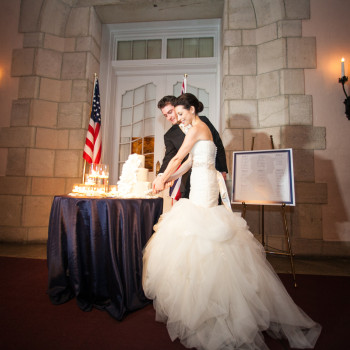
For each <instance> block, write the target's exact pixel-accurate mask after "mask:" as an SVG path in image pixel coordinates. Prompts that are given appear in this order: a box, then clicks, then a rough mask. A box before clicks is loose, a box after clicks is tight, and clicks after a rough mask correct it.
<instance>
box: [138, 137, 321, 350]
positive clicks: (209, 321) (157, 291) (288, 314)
mask: <svg viewBox="0 0 350 350" xmlns="http://www.w3.org/2000/svg"><path fill="white" fill-rule="evenodd" d="M191 154H192V158H193V164H192V174H191V192H190V198H189V199H180V200H179V201H178V202H177V203H176V204H175V205H174V206H173V208H172V209H171V210H170V212H168V213H167V214H165V215H164V216H163V219H162V220H161V222H160V223H159V225H158V229H157V231H156V233H155V234H154V235H153V236H152V238H151V239H150V240H149V242H148V243H147V246H146V247H145V250H144V257H143V261H144V269H143V287H144V291H145V294H146V296H147V297H148V298H150V299H153V306H154V308H155V310H156V320H158V321H162V322H165V323H166V324H167V329H168V332H169V335H170V337H171V339H172V340H175V339H176V338H179V339H180V341H181V343H182V344H183V345H184V346H186V347H188V348H192V347H193V348H197V349H205V350H222V349H250V350H251V349H268V348H267V346H266V345H265V343H264V339H263V335H262V334H261V332H262V331H265V330H266V331H268V333H269V334H271V335H272V336H275V337H279V338H280V337H284V338H287V339H288V341H289V344H290V346H291V347H295V348H312V347H313V346H314V345H315V343H316V340H317V338H318V336H319V334H320V331H321V326H320V325H319V324H317V323H315V322H314V321H313V320H311V319H310V318H309V317H308V316H307V315H306V314H305V313H304V312H303V311H302V310H301V309H300V308H299V307H298V306H297V305H296V304H295V303H294V302H293V300H292V299H291V297H290V296H289V294H288V293H287V291H286V290H285V288H284V286H283V284H282V283H281V281H280V280H279V278H278V276H277V275H276V273H275V272H274V271H273V269H272V267H271V266H270V264H269V263H268V262H267V260H266V258H265V252H264V249H263V247H262V246H261V244H260V243H259V242H258V241H257V240H256V239H255V238H254V237H253V235H252V233H251V232H250V231H249V230H248V227H247V223H246V221H245V220H244V219H242V218H241V216H240V214H239V213H233V212H232V211H228V210H227V209H226V208H225V207H224V206H223V205H220V206H218V205H217V200H218V195H219V188H218V183H217V171H216V170H215V155H216V147H215V145H214V143H213V142H212V141H198V142H197V143H196V144H195V145H194V147H193V149H192V151H191Z"/></svg>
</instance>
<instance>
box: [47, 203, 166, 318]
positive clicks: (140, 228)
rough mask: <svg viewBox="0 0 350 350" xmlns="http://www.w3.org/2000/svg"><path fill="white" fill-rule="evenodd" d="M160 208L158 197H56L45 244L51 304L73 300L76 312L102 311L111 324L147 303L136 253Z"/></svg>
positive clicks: (138, 255) (148, 234)
mask: <svg viewBox="0 0 350 350" xmlns="http://www.w3.org/2000/svg"><path fill="white" fill-rule="evenodd" d="M162 210H163V199H162V198H155V199H116V198H81V197H80V198H77V197H69V196H56V197H55V198H54V200H53V203H52V207H51V214H50V222H49V232H48V243H47V263H48V294H49V297H50V300H51V302H52V303H53V304H62V303H65V302H67V301H68V300H70V299H72V298H74V297H75V298H76V300H77V304H78V306H79V307H80V308H81V309H82V310H84V311H90V310H91V309H92V308H93V307H96V308H98V309H104V310H106V311H107V312H108V313H109V314H110V315H111V316H112V317H114V318H115V319H117V320H121V319H122V318H123V316H124V315H125V314H126V313H128V312H129V311H134V310H137V309H140V308H142V307H144V306H145V305H147V304H148V303H149V300H148V299H147V298H146V297H145V295H144V292H143V289H142V250H143V248H144V246H145V244H146V243H147V241H148V239H149V238H150V237H151V235H152V233H153V225H154V224H156V223H157V221H158V219H159V216H160V215H161V213H162Z"/></svg>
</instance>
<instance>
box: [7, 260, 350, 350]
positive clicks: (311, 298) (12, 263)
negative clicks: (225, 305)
mask: <svg viewBox="0 0 350 350" xmlns="http://www.w3.org/2000/svg"><path fill="white" fill-rule="evenodd" d="M280 278H281V280H282V281H283V283H284V285H285V286H286V288H287V290H288V292H289V293H290V294H291V296H292V298H293V299H294V301H295V302H296V303H297V304H298V305H299V306H300V307H301V308H302V309H303V310H304V311H305V312H306V313H307V314H308V315H309V316H310V317H311V318H312V319H314V320H315V321H317V322H319V323H320V324H321V325H322V327H323V330H322V333H321V336H320V338H319V340H318V343H317V344H316V347H315V349H317V350H333V349H335V350H338V349H339V350H342V349H349V347H350V345H349V341H348V340H347V339H348V337H347V333H348V332H350V277H333V276H314V275H297V282H298V285H299V287H298V288H294V287H293V284H292V279H291V276H290V275H284V274H281V275H280ZM46 288H47V266H46V260H35V259H19V258H5V257H0V349H2V350H10V349H21V350H26V349H35V350H41V349H53V350H54V349H74V350H78V349H84V350H90V349H98V350H104V349H116V350H124V349H125V350H153V349H157V350H168V349H185V348H184V347H183V346H182V345H181V344H180V342H179V341H175V342H171V340H170V339H169V337H168V333H167V330H166V327H165V325H164V324H162V323H158V322H156V321H155V320H154V318H155V313H154V310H153V307H152V305H149V306H147V307H145V308H144V309H141V310H138V311H136V312H133V313H131V314H129V315H127V316H126V317H125V319H124V320H123V321H122V322H118V321H116V320H115V319H113V318H112V317H110V316H109V315H108V314H107V312H103V311H100V310H96V309H94V310H92V311H91V312H83V311H81V310H80V309H79V308H78V306H77V305H76V302H75V300H74V299H73V300H71V301H69V302H68V303H66V304H63V305H52V304H51V302H50V301H49V298H48V295H47V294H46ZM265 339H266V344H267V345H268V346H269V348H270V349H271V350H279V349H281V350H285V349H289V347H288V345H286V344H285V343H281V342H279V341H276V340H273V339H271V338H270V337H268V336H267V335H266V336H265Z"/></svg>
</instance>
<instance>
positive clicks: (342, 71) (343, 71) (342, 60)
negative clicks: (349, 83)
mask: <svg viewBox="0 0 350 350" xmlns="http://www.w3.org/2000/svg"><path fill="white" fill-rule="evenodd" d="M344 61H345V59H344V57H343V58H342V59H341V77H344V76H345V68H344Z"/></svg>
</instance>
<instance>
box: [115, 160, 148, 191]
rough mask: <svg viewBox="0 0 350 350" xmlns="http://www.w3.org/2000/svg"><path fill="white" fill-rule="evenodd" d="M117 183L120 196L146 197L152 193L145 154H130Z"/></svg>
mask: <svg viewBox="0 0 350 350" xmlns="http://www.w3.org/2000/svg"><path fill="white" fill-rule="evenodd" d="M117 184H118V195H119V196H120V197H124V198H144V197H147V196H149V195H150V194H151V190H152V189H151V182H149V181H148V169H146V168H145V156H144V155H140V154H136V153H133V154H130V155H129V157H128V160H127V161H126V162H125V163H124V165H123V169H122V173H121V175H120V178H119V181H118V183H117Z"/></svg>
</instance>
